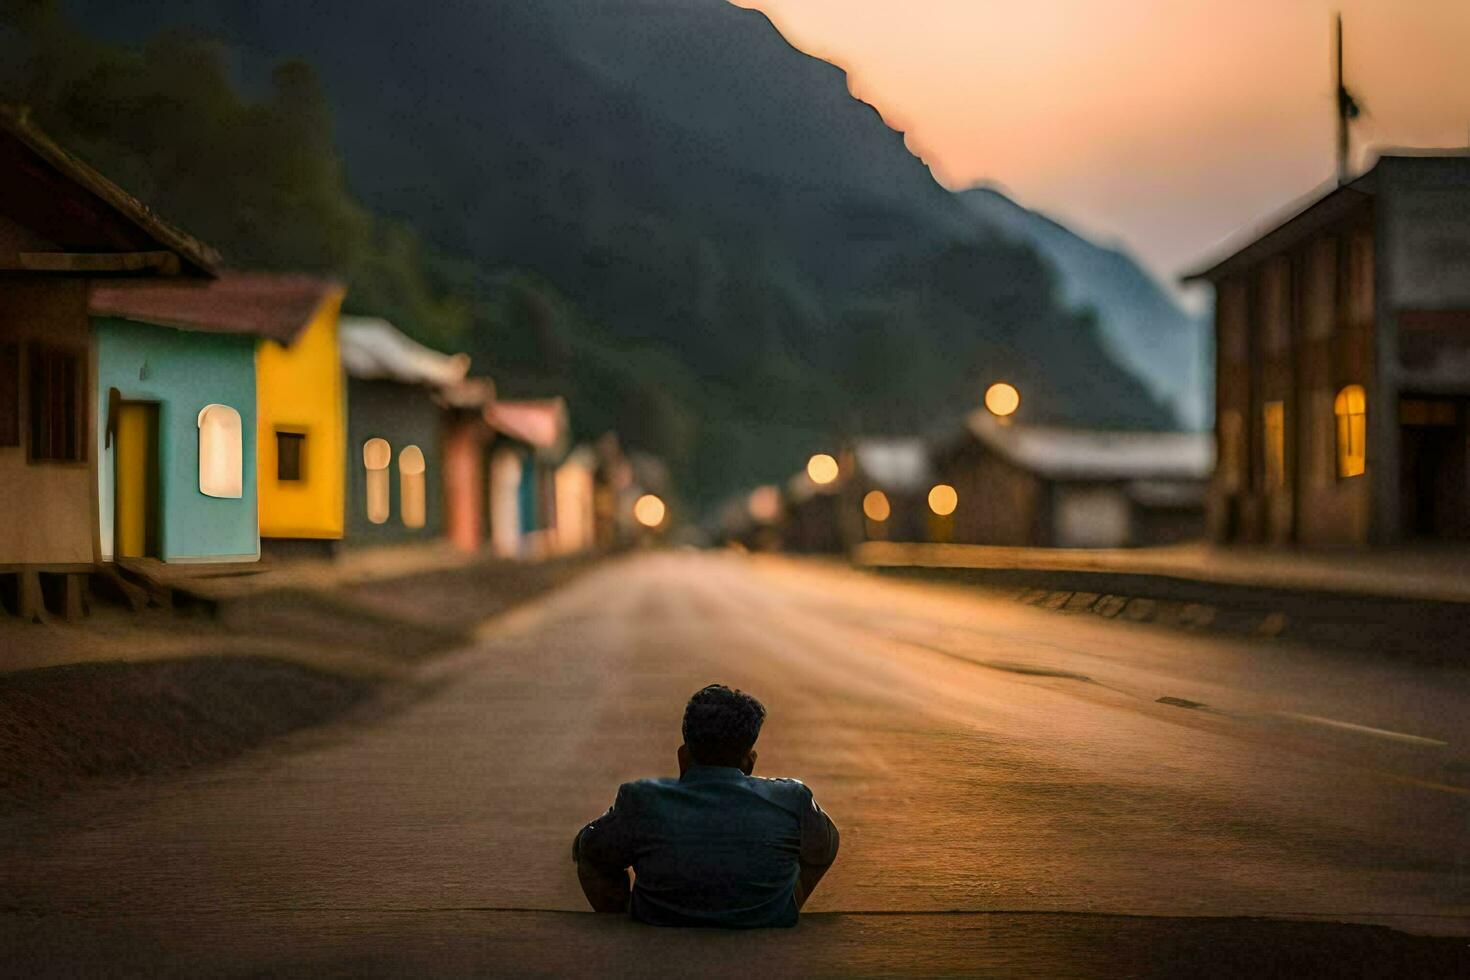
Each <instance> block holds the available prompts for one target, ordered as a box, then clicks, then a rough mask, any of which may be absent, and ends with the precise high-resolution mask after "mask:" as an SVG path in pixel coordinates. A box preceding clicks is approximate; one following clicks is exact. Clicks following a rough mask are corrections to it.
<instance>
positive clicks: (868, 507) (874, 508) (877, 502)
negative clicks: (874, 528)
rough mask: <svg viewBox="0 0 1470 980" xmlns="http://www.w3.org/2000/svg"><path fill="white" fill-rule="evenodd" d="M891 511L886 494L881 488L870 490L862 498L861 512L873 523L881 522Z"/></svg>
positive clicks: (886, 518)
mask: <svg viewBox="0 0 1470 980" xmlns="http://www.w3.org/2000/svg"><path fill="white" fill-rule="evenodd" d="M891 513H893V508H892V507H891V506H890V505H889V503H888V494H886V493H884V492H883V491H882V490H870V491H868V495H867V496H866V497H864V498H863V514H865V515H866V516H867V518H868V520H870V521H872V522H873V523H874V524H882V523H883V522H884V521H886V520H888V515H889V514H891Z"/></svg>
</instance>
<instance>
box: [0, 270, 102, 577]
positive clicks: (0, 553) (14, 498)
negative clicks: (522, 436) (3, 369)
mask: <svg viewBox="0 0 1470 980" xmlns="http://www.w3.org/2000/svg"><path fill="white" fill-rule="evenodd" d="M12 341H13V342H18V343H19V344H20V354H21V365H22V367H21V372H20V384H21V393H20V394H21V398H20V401H21V444H20V445H19V446H0V501H3V506H0V512H3V513H0V566H8V565H18V564H41V565H74V564H75V565H88V564H91V563H92V562H94V561H95V560H96V554H97V544H96V541H97V521H96V518H97V500H96V496H95V494H96V490H97V476H96V470H95V469H94V466H95V465H96V459H97V451H96V442H95V440H96V432H95V431H94V427H93V425H92V416H93V413H92V411H91V406H92V404H93V394H92V385H93V375H94V373H95V372H94V369H93V355H92V327H91V321H89V320H88V319H87V284H86V283H85V282H82V281H79V280H63V279H52V280H47V281H44V282H40V281H35V280H30V281H19V280H9V281H6V282H4V283H3V284H0V343H8V342H12ZM30 341H38V342H41V343H45V344H53V345H60V346H66V347H71V348H73V349H75V350H76V351H77V352H78V353H80V354H82V355H83V357H84V364H85V367H84V368H83V371H82V375H83V387H84V390H83V392H82V398H83V400H82V403H81V408H80V411H81V413H82V418H83V419H84V423H85V425H86V435H85V439H86V447H87V448H86V453H85V459H84V461H83V462H79V463H30V462H27V461H26V446H25V443H26V408H25V405H26V391H25V386H26V372H25V368H24V364H25V357H26V355H25V350H26V345H27V343H28V342H30Z"/></svg>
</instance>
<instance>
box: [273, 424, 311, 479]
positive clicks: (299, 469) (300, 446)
mask: <svg viewBox="0 0 1470 980" xmlns="http://www.w3.org/2000/svg"><path fill="white" fill-rule="evenodd" d="M310 435H311V433H310V432H309V431H308V430H307V429H306V428H305V427H304V426H292V425H278V426H276V427H275V437H276V445H275V450H276V483H277V484H282V483H289V484H291V485H293V486H297V485H301V484H304V483H306V481H307V476H308V467H307V465H306V440H307V439H308V438H309V437H310ZM282 436H290V437H293V438H295V439H296V440H297V451H296V476H295V477H294V478H291V477H284V476H282V475H281V459H282V456H281V437H282Z"/></svg>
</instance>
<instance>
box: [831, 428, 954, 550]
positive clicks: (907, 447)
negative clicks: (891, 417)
mask: <svg viewBox="0 0 1470 980" xmlns="http://www.w3.org/2000/svg"><path fill="white" fill-rule="evenodd" d="M852 457H853V464H854V470H853V485H854V490H853V492H852V493H851V495H850V496H851V497H852V498H853V499H852V502H851V503H850V506H849V510H850V511H852V512H855V513H856V512H860V513H861V514H862V526H863V534H862V538H861V539H862V540H870V541H920V540H923V538H924V537H925V535H926V530H925V529H926V527H927V517H928V513H929V511H928V502H927V496H928V493H929V489H930V487H932V486H933V484H934V468H933V465H932V462H931V460H930V458H929V445H928V443H927V442H925V441H924V440H923V439H921V438H918V437H905V438H884V439H877V438H869V439H859V440H858V441H857V442H856V443H855V444H854V445H853V450H852Z"/></svg>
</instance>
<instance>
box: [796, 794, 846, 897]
mask: <svg viewBox="0 0 1470 980" xmlns="http://www.w3.org/2000/svg"><path fill="white" fill-rule="evenodd" d="M839 843H840V840H839V836H838V833H837V825H836V824H834V823H833V822H832V818H831V817H829V816H827V814H825V813H823V812H822V808H821V807H819V806H817V801H816V800H812V801H811V806H810V808H808V809H806V810H804V811H803V813H802V816H801V853H800V855H799V856H798V857H797V864H798V866H799V867H800V869H801V873H800V874H799V875H798V876H797V879H796V907H797V908H798V909H799V908H801V907H802V906H803V905H805V904H806V900H807V899H808V898H810V897H811V894H812V892H813V891H814V890H815V889H816V887H817V884H818V883H819V882H820V881H821V880H822V876H823V875H825V874H826V873H827V869H828V868H830V867H832V862H834V861H836V860H837V848H838V845H839Z"/></svg>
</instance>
